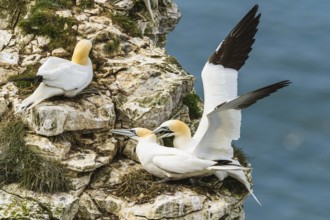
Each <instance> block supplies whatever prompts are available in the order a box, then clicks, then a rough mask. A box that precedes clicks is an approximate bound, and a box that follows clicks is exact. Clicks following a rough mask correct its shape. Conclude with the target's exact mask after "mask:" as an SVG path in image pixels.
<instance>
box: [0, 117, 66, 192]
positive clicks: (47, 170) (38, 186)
mask: <svg viewBox="0 0 330 220" xmlns="http://www.w3.org/2000/svg"><path fill="white" fill-rule="evenodd" d="M25 132H26V130H25V126H24V124H23V122H22V121H20V120H18V119H14V118H11V117H8V116H7V118H4V119H3V120H2V121H1V122H0V152H1V154H0V183H5V184H6V183H19V184H20V186H22V187H25V188H27V189H29V190H33V191H36V192H46V193H55V192H63V191H68V189H69V185H68V181H67V179H66V173H65V169H64V168H63V167H62V166H61V165H60V164H59V163H58V162H56V161H53V160H49V159H45V158H43V157H41V156H40V155H38V154H36V153H35V152H33V151H31V150H30V149H29V148H28V147H27V146H26V144H25V141H24V136H25Z"/></svg>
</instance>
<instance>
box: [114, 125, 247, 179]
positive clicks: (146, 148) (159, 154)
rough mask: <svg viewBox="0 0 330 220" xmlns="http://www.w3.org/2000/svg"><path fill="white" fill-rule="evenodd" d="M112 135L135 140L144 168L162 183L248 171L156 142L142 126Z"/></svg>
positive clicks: (228, 161) (232, 164)
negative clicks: (223, 172) (217, 172)
mask: <svg viewBox="0 0 330 220" xmlns="http://www.w3.org/2000/svg"><path fill="white" fill-rule="evenodd" d="M112 134H118V135H124V136H127V137H129V138H131V139H133V140H136V141H137V142H138V143H137V145H136V154H137V156H138V158H139V161H140V163H141V165H142V166H143V168H144V169H145V170H146V171H148V172H149V173H150V174H152V175H154V176H156V177H158V178H161V179H162V180H161V182H165V181H169V180H179V179H184V178H189V177H194V176H203V175H211V174H214V173H215V172H216V171H218V170H248V169H249V168H245V167H242V166H241V165H240V164H237V163H233V162H232V160H230V159H228V160H217V161H213V160H204V159H200V158H197V157H195V156H193V155H191V154H189V153H187V152H184V151H182V150H180V149H176V148H172V147H164V146H161V145H159V144H158V143H157V137H156V135H155V134H153V133H152V132H151V131H150V130H148V129H145V128H132V129H114V130H112Z"/></svg>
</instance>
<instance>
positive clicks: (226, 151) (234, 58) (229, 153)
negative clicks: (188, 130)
mask: <svg viewBox="0 0 330 220" xmlns="http://www.w3.org/2000/svg"><path fill="white" fill-rule="evenodd" d="M257 11H258V5H255V6H254V7H253V8H252V9H251V10H250V11H249V12H248V13H247V14H246V15H245V16H244V17H243V18H242V19H241V20H240V21H239V22H238V24H237V25H236V26H235V27H234V28H233V29H232V31H231V32H230V33H229V34H228V35H227V37H226V38H225V39H224V40H223V41H222V42H221V43H220V45H219V46H218V48H217V49H216V51H215V52H214V53H213V54H212V55H211V56H210V58H209V60H208V61H207V62H206V64H205V66H204V68H203V70H202V73H201V75H202V81H203V89H204V109H203V116H202V118H201V121H200V123H199V126H198V128H197V131H196V133H195V134H194V137H193V140H197V141H193V142H191V143H190V145H189V146H186V148H190V151H192V150H193V149H194V148H195V146H196V144H197V143H198V142H199V140H200V139H201V138H202V137H203V136H204V134H205V132H206V130H207V129H208V119H207V115H208V114H209V113H210V112H211V111H213V110H214V108H215V107H216V106H217V105H219V104H221V103H223V102H225V101H227V100H230V99H234V98H236V97H237V77H238V71H239V69H240V68H241V67H242V66H243V65H244V63H245V61H246V60H247V59H248V57H249V53H250V51H251V50H252V45H253V43H254V41H255V39H254V37H255V34H256V33H257V31H258V28H257V27H258V24H259V19H260V16H261V14H258V15H257ZM227 116H228V117H229V118H230V120H231V121H232V122H233V124H235V126H234V127H232V129H231V130H230V133H228V134H227V135H228V136H227V138H228V140H230V143H231V140H237V139H238V138H239V136H240V123H241V113H240V111H228V112H227ZM228 120H229V119H228ZM218 147H219V148H221V150H220V151H219V153H220V154H218V155H217V154H214V155H212V156H213V157H214V158H217V157H218V156H219V157H220V156H226V157H228V158H232V157H233V149H232V147H231V146H230V145H227V144H225V145H218ZM203 149H205V151H206V152H208V149H207V147H206V146H204V148H203ZM197 156H200V155H197Z"/></svg>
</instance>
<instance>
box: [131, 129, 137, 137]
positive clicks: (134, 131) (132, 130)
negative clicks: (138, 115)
mask: <svg viewBox="0 0 330 220" xmlns="http://www.w3.org/2000/svg"><path fill="white" fill-rule="evenodd" d="M129 131H130V132H132V133H133V134H134V135H136V136H137V134H136V130H135V129H130V130H129Z"/></svg>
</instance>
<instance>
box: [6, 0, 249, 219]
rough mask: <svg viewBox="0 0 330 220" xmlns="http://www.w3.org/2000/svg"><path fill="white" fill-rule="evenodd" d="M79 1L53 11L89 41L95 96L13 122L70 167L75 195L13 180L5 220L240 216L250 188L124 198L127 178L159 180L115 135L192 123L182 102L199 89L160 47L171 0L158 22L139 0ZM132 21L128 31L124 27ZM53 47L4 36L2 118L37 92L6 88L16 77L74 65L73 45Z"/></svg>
mask: <svg viewBox="0 0 330 220" xmlns="http://www.w3.org/2000/svg"><path fill="white" fill-rule="evenodd" d="M35 2H36V0H30V1H29V4H30V5H33V4H34V3H35ZM76 2H77V5H74V6H72V7H71V8H67V9H63V8H61V9H59V10H58V11H56V12H55V13H54V14H56V16H59V17H63V18H70V19H74V20H75V23H74V24H73V25H72V27H68V26H67V27H65V28H71V29H72V30H75V31H76V37H75V39H76V40H78V39H81V38H88V39H93V48H92V51H91V59H92V61H93V63H94V78H93V81H92V83H91V85H90V86H89V88H92V89H96V90H97V91H98V92H97V93H93V94H84V95H81V96H77V97H74V98H64V97H56V98H51V99H48V100H46V101H44V102H42V103H40V104H39V105H37V106H36V107H34V108H33V109H31V110H29V111H26V112H23V113H20V114H18V115H15V117H19V118H21V119H22V120H23V122H24V123H25V124H26V125H27V126H28V128H29V132H28V133H27V134H26V136H25V142H26V145H27V146H28V147H29V149H31V150H33V151H34V152H36V153H37V154H39V155H41V156H42V157H45V158H48V159H52V160H56V161H58V162H60V163H61V164H62V165H63V166H64V167H65V168H66V169H67V170H68V181H69V182H70V184H71V190H70V191H69V192H65V193H56V194H46V193H45V194H43V193H35V192H33V191H29V190H26V189H23V188H19V186H18V185H17V184H15V183H14V184H7V185H4V186H3V185H0V217H3V218H19V217H20V218H30V219H51V218H52V219H167V218H173V219H244V210H243V208H242V204H243V202H244V199H245V197H246V196H247V194H246V193H247V192H245V191H243V192H240V193H237V192H231V191H230V190H229V189H228V188H226V187H222V188H221V189H220V190H219V192H218V193H213V194H211V193H204V192H205V191H203V193H201V192H199V191H198V190H197V191H196V190H193V189H192V186H191V184H190V183H189V181H186V182H183V183H175V184H177V185H174V187H173V186H172V188H171V187H170V188H169V189H170V191H169V192H165V191H164V192H163V191H162V192H159V193H158V194H155V195H153V196H152V198H151V197H150V198H149V197H148V196H146V195H148V190H145V191H143V190H142V191H139V190H137V191H136V194H137V195H131V194H130V195H126V194H125V193H124V194H123V193H122V192H123V191H125V189H123V188H120V186H124V185H125V184H126V183H125V181H126V179H125V178H126V177H127V176H129V175H136V174H139V173H141V174H143V175H145V177H146V178H147V179H144V180H143V179H142V180H137V181H140V182H134V180H132V181H133V182H132V183H131V184H130V185H131V186H135V185H138V184H140V183H141V181H142V182H145V183H147V184H153V183H154V182H155V181H157V179H155V178H152V177H151V176H150V175H147V174H146V172H145V171H143V170H142V167H141V165H140V164H139V163H137V162H136V161H137V157H136V155H135V152H134V148H135V143H134V142H133V141H129V142H127V141H126V140H125V139H124V138H121V137H112V135H111V132H110V130H111V129H113V128H115V127H116V128H122V127H123V128H129V127H138V126H141V127H146V128H150V129H153V128H154V127H156V126H158V125H159V124H161V123H162V122H163V121H165V120H167V119H169V118H171V117H175V118H180V119H182V120H184V121H186V122H188V123H189V122H191V121H190V119H189V115H188V111H189V110H188V107H187V106H184V105H183V104H182V101H183V98H184V97H185V96H186V95H187V94H188V93H190V92H191V91H192V90H193V81H194V79H193V77H192V76H190V75H188V74H187V73H186V72H185V71H184V70H183V69H182V67H181V66H180V65H179V64H178V63H177V61H176V60H175V59H174V58H173V57H171V56H169V55H168V54H167V53H166V51H165V49H164V45H165V42H166V34H167V33H168V32H169V31H171V30H173V29H174V27H175V25H176V23H177V22H178V20H179V18H180V16H181V15H180V12H179V10H178V7H177V5H176V4H175V3H174V2H173V1H172V0H164V1H159V2H158V1H157V2H158V6H157V5H153V7H152V9H153V14H154V17H155V22H154V23H153V22H152V20H151V18H150V14H149V12H148V10H147V9H146V8H145V5H144V1H143V0H119V1H109V0H94V4H92V6H89V7H86V8H82V7H83V4H84V2H86V0H85V1H83V0H80V1H76ZM28 16H31V15H30V14H29V13H28V15H26V16H25V17H24V18H27V17H28ZM7 20H8V19H7ZM9 20H10V19H9ZM132 20H134V21H135V24H134V25H132V24H131V23H130V21H132ZM127 24H129V25H131V26H129V27H128V28H127ZM2 27H9V25H7V26H5V25H3V26H2ZM133 29H134V30H135V29H137V30H138V31H136V30H135V32H133ZM51 45H52V40H51V39H50V38H49V37H47V36H40V35H35V34H27V33H24V32H22V30H21V29H20V28H19V27H18V26H16V28H15V29H14V30H9V29H8V28H7V29H4V30H0V86H1V87H0V120H1V119H2V118H3V116H4V115H6V114H12V113H11V111H12V109H13V107H14V106H16V105H18V104H19V103H20V101H21V100H23V99H24V98H25V97H26V96H27V95H29V94H31V92H32V91H33V86H31V85H27V86H25V87H22V86H19V85H18V84H16V83H12V82H8V79H9V78H10V77H12V76H17V75H21V74H25V73H26V72H27V71H30V73H32V74H35V73H36V70H37V68H38V67H39V66H40V65H41V63H43V62H44V61H45V59H46V58H47V57H48V56H59V57H63V58H68V59H70V57H71V55H70V54H71V51H70V48H69V47H65V46H59V47H57V48H52V49H50V48H51ZM1 153H2V152H1V146H0V154H1ZM123 155H126V156H123ZM123 157H125V158H126V159H123ZM150 178H151V179H150ZM157 184H158V183H157ZM157 184H156V186H158V187H159V186H161V185H157ZM150 186H153V185H150ZM200 187H201V188H205V186H200ZM207 187H209V186H207ZM132 190H133V189H132ZM135 190H136V189H134V190H133V191H134V192H135Z"/></svg>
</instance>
